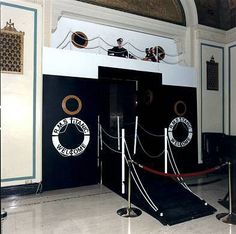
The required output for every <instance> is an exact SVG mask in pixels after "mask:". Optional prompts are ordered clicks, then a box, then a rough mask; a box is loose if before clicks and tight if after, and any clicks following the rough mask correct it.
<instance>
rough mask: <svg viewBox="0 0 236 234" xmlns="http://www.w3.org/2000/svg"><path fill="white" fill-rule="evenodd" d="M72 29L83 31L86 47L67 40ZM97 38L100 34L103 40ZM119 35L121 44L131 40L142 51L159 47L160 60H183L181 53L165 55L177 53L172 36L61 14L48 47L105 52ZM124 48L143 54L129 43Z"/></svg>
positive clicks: (114, 44)
mask: <svg viewBox="0 0 236 234" xmlns="http://www.w3.org/2000/svg"><path fill="white" fill-rule="evenodd" d="M76 31H80V32H83V33H85V35H86V36H87V37H88V40H89V41H88V45H87V47H86V48H84V49H83V48H76V47H75V46H74V45H73V44H72V43H71V42H70V41H71V35H72V33H73V32H76ZM70 32H71V33H70ZM68 33H69V34H68ZM99 37H101V38H102V39H103V40H104V41H103V40H102V39H100V38H99ZM120 37H121V38H123V39H124V42H123V44H125V43H131V44H132V45H134V46H135V47H136V48H138V49H139V50H141V51H145V48H150V47H154V46H161V47H162V48H164V50H165V52H166V54H167V55H166V57H165V59H164V61H165V62H166V63H177V62H178V61H179V60H181V59H183V58H182V56H175V57H173V56H168V54H170V55H177V54H178V52H177V46H176V42H175V40H173V39H170V38H164V37H160V36H154V35H151V34H147V33H140V32H136V31H132V30H125V29H122V28H118V27H111V26H106V25H102V24H95V23H90V22H86V21H81V20H76V19H70V18H67V17H61V18H60V20H59V21H58V24H57V29H56V31H55V32H54V33H53V34H52V42H51V46H52V47H54V48H57V47H58V46H60V48H64V49H67V50H74V51H83V52H85V53H95V54H104V55H106V54H107V50H108V49H110V48H112V47H113V46H117V43H116V40H117V39H118V38H120ZM124 47H125V48H126V49H127V50H128V51H130V52H131V53H132V54H134V55H136V56H137V58H138V59H139V58H140V59H142V58H144V57H145V53H144V52H140V51H139V50H137V49H135V48H134V47H132V46H131V45H129V44H127V45H124ZM91 48H94V49H91Z"/></svg>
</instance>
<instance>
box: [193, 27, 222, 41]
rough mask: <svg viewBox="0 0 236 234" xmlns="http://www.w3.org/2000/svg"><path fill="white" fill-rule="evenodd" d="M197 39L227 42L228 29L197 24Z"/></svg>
mask: <svg viewBox="0 0 236 234" xmlns="http://www.w3.org/2000/svg"><path fill="white" fill-rule="evenodd" d="M195 32H196V39H199V40H207V41H213V42H217V43H226V31H224V30H221V29H216V28H211V27H208V26H203V25H197V26H196V27H195Z"/></svg>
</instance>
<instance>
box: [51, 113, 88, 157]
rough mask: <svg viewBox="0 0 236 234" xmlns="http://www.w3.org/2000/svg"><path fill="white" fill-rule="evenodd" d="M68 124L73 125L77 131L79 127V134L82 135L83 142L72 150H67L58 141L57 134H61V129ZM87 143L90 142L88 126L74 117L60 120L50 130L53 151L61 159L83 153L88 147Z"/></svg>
mask: <svg viewBox="0 0 236 234" xmlns="http://www.w3.org/2000/svg"><path fill="white" fill-rule="evenodd" d="M68 124H74V125H75V126H76V128H77V129H78V127H79V129H81V132H82V133H83V134H84V139H83V142H82V143H81V144H80V145H79V146H78V147H76V148H74V149H67V148H66V147H64V146H63V145H62V144H61V143H60V141H59V134H60V133H61V129H62V128H63V127H65V126H67V125H68ZM89 141H90V131H89V128H88V126H87V125H86V123H85V122H83V121H82V120H81V119H78V118H75V117H68V118H65V119H62V120H61V121H59V122H58V123H57V124H56V125H55V127H54V128H53V130H52V143H53V145H54V147H55V149H56V150H57V151H58V153H59V154H60V155H61V156H63V157H70V156H74V157H75V156H78V155H80V154H82V153H83V152H84V151H85V149H86V147H87V146H88V144H89Z"/></svg>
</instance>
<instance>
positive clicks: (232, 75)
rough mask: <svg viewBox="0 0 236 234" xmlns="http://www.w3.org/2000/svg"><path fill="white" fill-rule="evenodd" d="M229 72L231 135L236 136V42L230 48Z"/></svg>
mask: <svg viewBox="0 0 236 234" xmlns="http://www.w3.org/2000/svg"><path fill="white" fill-rule="evenodd" d="M228 61H229V63H228V71H229V90H230V94H229V109H230V114H229V133H230V134H231V135H236V41H235V42H234V43H231V44H230V45H229V46H228Z"/></svg>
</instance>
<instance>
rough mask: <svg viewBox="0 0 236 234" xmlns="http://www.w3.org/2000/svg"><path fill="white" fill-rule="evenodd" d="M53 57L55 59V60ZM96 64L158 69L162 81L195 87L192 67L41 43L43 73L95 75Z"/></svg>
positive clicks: (125, 67)
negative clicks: (84, 51) (45, 45)
mask: <svg viewBox="0 0 236 234" xmlns="http://www.w3.org/2000/svg"><path fill="white" fill-rule="evenodd" d="M55 61H56V63H55ZM98 66H105V67H115V68H121V69H122V68H123V69H130V70H137V71H149V72H156V73H162V78H163V84H165V85H176V86H186V87H196V86H197V80H196V71H195V69H194V68H191V67H187V66H180V65H168V64H163V63H153V62H147V61H142V60H133V59H126V58H119V57H113V56H107V55H100V54H89V53H83V52H79V51H70V50H62V49H55V48H48V47H44V50H43V74H48V75H61V76H72V77H84V78H94V79H97V78H98Z"/></svg>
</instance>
